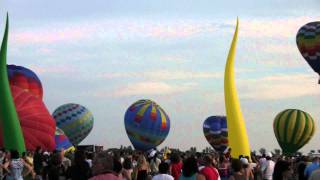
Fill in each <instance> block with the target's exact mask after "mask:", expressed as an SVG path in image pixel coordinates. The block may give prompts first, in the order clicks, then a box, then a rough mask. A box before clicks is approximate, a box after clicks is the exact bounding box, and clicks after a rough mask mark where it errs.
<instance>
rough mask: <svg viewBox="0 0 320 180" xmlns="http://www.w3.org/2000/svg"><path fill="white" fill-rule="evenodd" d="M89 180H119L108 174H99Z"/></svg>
mask: <svg viewBox="0 0 320 180" xmlns="http://www.w3.org/2000/svg"><path fill="white" fill-rule="evenodd" d="M89 180H121V179H120V178H119V177H118V176H115V175H114V174H112V173H108V174H100V175H97V176H94V177H92V178H90V179H89Z"/></svg>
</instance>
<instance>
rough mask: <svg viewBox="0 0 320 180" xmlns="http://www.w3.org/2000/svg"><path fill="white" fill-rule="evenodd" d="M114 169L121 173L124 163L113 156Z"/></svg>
mask: <svg viewBox="0 0 320 180" xmlns="http://www.w3.org/2000/svg"><path fill="white" fill-rule="evenodd" d="M113 171H114V172H116V173H117V174H120V173H121V171H122V164H121V162H120V161H119V159H118V158H113Z"/></svg>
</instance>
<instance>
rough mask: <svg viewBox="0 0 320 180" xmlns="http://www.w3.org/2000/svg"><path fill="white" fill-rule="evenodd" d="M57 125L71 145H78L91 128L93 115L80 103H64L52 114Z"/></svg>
mask: <svg viewBox="0 0 320 180" xmlns="http://www.w3.org/2000/svg"><path fill="white" fill-rule="evenodd" d="M52 116H53V117H54V119H55V120H56V124H57V127H58V128H60V129H62V130H63V132H64V133H65V134H66V135H67V137H68V138H69V140H70V142H71V143H72V144H73V145H75V146H76V145H78V144H79V143H80V142H81V141H82V140H83V139H85V138H86V137H87V136H88V134H89V133H90V132H91V130H92V128H93V115H92V113H91V112H90V111H89V110H88V109H87V108H85V107H84V106H82V105H79V104H73V103H69V104H64V105H62V106H60V107H58V108H57V109H56V110H55V111H54V112H53V115H52Z"/></svg>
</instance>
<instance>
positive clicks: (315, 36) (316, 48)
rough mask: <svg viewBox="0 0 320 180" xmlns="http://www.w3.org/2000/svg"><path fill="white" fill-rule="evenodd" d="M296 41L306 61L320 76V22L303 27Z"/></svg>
mask: <svg viewBox="0 0 320 180" xmlns="http://www.w3.org/2000/svg"><path fill="white" fill-rule="evenodd" d="M296 41H297V46H298V49H299V51H300V53H301V54H302V56H303V57H304V59H305V60H306V61H307V62H308V64H309V65H310V66H311V67H312V69H313V70H314V71H315V72H317V73H318V74H319V75H320V21H317V22H310V23H308V24H306V25H304V26H302V27H301V28H300V29H299V31H298V33H297V37H296Z"/></svg>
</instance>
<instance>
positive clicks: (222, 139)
mask: <svg viewBox="0 0 320 180" xmlns="http://www.w3.org/2000/svg"><path fill="white" fill-rule="evenodd" d="M203 133H204V136H205V137H206V139H207V141H208V142H209V144H210V145H211V146H212V147H213V148H214V149H215V150H216V151H219V152H224V150H226V148H227V147H228V129H227V119H226V117H225V116H210V117H208V118H207V119H206V120H205V121H204V123H203Z"/></svg>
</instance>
